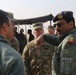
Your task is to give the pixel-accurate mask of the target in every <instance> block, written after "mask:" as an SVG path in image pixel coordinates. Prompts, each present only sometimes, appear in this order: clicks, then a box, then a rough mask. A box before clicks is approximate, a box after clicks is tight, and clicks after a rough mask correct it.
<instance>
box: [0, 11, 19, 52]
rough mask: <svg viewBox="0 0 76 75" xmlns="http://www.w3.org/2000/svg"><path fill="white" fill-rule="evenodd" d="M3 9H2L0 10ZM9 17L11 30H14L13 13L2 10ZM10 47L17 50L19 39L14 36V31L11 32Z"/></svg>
mask: <svg viewBox="0 0 76 75" xmlns="http://www.w3.org/2000/svg"><path fill="white" fill-rule="evenodd" d="M1 11H3V10H1ZM3 12H4V13H5V14H6V15H7V16H8V17H9V18H10V19H11V25H12V26H13V31H14V26H15V24H14V23H15V22H16V21H17V20H16V19H15V18H14V16H13V13H10V12H6V11H3ZM10 44H11V47H13V48H14V49H15V50H17V51H18V52H19V41H18V40H17V38H16V37H15V36H14V32H13V38H12V40H11V41H10Z"/></svg>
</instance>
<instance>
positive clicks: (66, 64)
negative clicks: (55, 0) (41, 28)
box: [36, 11, 76, 75]
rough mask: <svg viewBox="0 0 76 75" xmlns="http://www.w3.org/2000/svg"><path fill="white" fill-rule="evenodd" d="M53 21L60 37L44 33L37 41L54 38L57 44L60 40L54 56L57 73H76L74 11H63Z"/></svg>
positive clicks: (72, 74)
mask: <svg viewBox="0 0 76 75" xmlns="http://www.w3.org/2000/svg"><path fill="white" fill-rule="evenodd" d="M53 21H54V22H55V24H54V26H55V28H56V30H57V33H58V36H59V39H56V37H55V36H50V37H49V36H48V35H44V36H40V37H39V38H38V39H37V41H36V42H37V44H39V43H42V42H43V41H44V40H45V38H46V39H47V40H48V38H49V39H50V40H51V39H52V40H53V44H54V43H55V44H56V43H58V40H59V41H60V42H59V43H58V44H59V45H58V48H57V51H56V52H55V54H54V56H53V63H52V66H53V70H54V72H55V74H56V75H76V28H75V19H74V17H73V12H72V11H62V12H60V13H58V14H57V15H56V16H55V17H54V19H53ZM42 37H43V38H42ZM40 38H41V39H42V40H43V41H42V42H40V40H39V39H40ZM55 39H56V40H55ZM50 40H49V41H50ZM54 40H55V41H54ZM50 42H51V41H50Z"/></svg>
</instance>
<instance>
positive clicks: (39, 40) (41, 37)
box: [36, 35, 44, 47]
mask: <svg viewBox="0 0 76 75" xmlns="http://www.w3.org/2000/svg"><path fill="white" fill-rule="evenodd" d="M43 42H44V38H43V36H42V35H40V36H39V37H38V38H37V39H36V47H38V46H40V45H41V44H42V43H43Z"/></svg>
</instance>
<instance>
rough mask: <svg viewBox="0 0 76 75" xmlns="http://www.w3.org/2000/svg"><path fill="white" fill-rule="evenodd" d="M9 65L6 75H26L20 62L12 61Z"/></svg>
mask: <svg viewBox="0 0 76 75" xmlns="http://www.w3.org/2000/svg"><path fill="white" fill-rule="evenodd" d="M11 63H12V64H11ZM11 63H10V64H9V65H8V66H9V67H7V70H6V75H26V74H25V71H24V64H23V61H22V60H16V61H12V62H11ZM6 66H7V65H6Z"/></svg>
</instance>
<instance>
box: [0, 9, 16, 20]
mask: <svg viewBox="0 0 76 75" xmlns="http://www.w3.org/2000/svg"><path fill="white" fill-rule="evenodd" d="M0 11H1V12H3V13H4V14H6V15H7V16H8V17H9V18H10V19H11V21H17V20H16V19H15V18H14V16H13V13H11V12H6V11H3V10H0Z"/></svg>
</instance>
